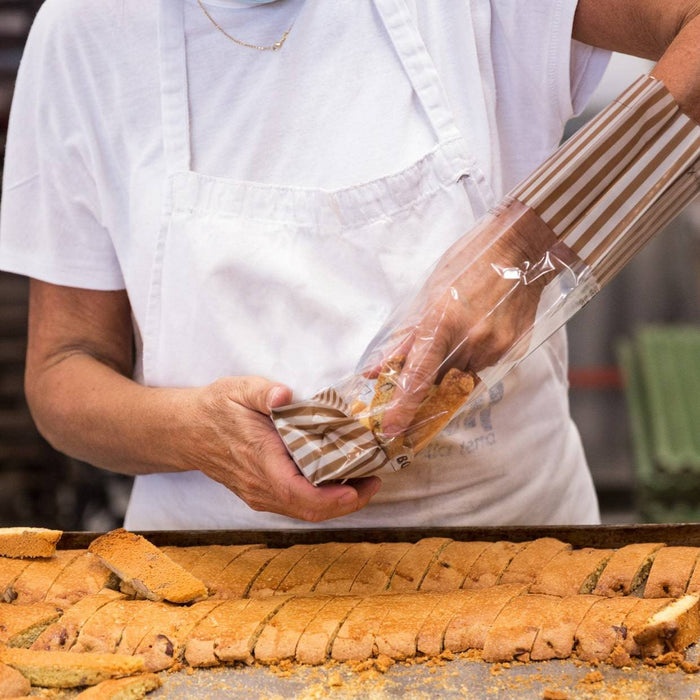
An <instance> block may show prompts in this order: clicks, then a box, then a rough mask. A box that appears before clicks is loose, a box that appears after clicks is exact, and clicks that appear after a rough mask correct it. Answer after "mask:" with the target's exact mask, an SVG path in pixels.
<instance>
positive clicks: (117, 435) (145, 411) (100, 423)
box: [27, 352, 195, 474]
mask: <svg viewBox="0 0 700 700" xmlns="http://www.w3.org/2000/svg"><path fill="white" fill-rule="evenodd" d="M194 393H195V392H194V390H188V389H170V388H168V389H155V388H148V387H143V386H141V385H139V384H137V383H136V382H134V381H133V380H131V379H129V378H128V377H125V376H124V375H122V374H120V373H119V372H117V371H116V370H115V369H113V368H111V367H109V366H108V365H107V364H105V363H103V362H101V361H100V360H98V359H96V358H95V357H92V356H90V355H89V354H87V353H84V352H73V353H70V354H67V355H66V356H65V357H63V358H58V359H57V360H56V361H55V362H53V363H52V364H51V365H50V366H49V367H45V368H42V369H41V370H39V371H36V372H34V373H32V374H30V375H29V376H28V378H27V400H28V402H29V405H30V408H31V411H32V415H33V417H34V420H35V422H36V424H37V426H38V428H39V430H40V432H41V433H42V435H43V436H44V437H45V438H46V439H47V440H48V442H49V443H51V444H52V445H53V446H54V447H55V448H56V449H57V450H60V451H61V452H64V453H66V454H68V455H70V456H72V457H75V458H76V459H80V460H83V461H85V462H88V463H90V464H94V465H95V466H99V467H102V468H105V469H109V470H111V471H116V472H121V473H125V474H147V473H153V472H172V471H180V470H181V469H183V468H186V467H185V466H184V464H183V462H186V461H187V457H186V454H185V453H184V450H183V446H184V445H186V444H187V443H186V438H185V436H186V434H187V430H188V428H190V427H191V425H192V421H191V414H190V411H191V410H194V407H193V398H192V395H193V394H194Z"/></svg>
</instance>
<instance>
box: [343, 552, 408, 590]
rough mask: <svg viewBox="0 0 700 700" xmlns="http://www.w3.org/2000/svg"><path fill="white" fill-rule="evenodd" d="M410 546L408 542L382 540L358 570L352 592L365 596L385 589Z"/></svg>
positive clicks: (351, 588)
mask: <svg viewBox="0 0 700 700" xmlns="http://www.w3.org/2000/svg"><path fill="white" fill-rule="evenodd" d="M410 548H411V545H410V544H409V543H408V542H382V543H381V544H380V545H379V546H378V547H377V549H375V550H374V552H373V553H372V556H370V558H369V559H368V560H367V563H366V564H365V565H364V566H363V567H362V568H361V569H360V571H359V572H358V574H357V577H356V578H355V580H354V581H353V584H352V586H351V587H350V593H352V594H353V595H359V596H363V595H374V594H375V593H381V592H382V591H385V590H386V589H387V588H388V586H389V582H390V581H391V577H392V576H393V575H394V570H395V569H396V566H397V564H398V563H399V561H401V558H402V557H403V556H404V555H405V554H406V552H407V551H408V550H409V549H410Z"/></svg>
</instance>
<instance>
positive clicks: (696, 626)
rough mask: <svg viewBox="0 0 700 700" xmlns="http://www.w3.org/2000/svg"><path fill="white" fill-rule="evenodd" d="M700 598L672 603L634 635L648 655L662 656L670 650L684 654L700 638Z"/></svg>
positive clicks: (640, 626)
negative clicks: (699, 605)
mask: <svg viewBox="0 0 700 700" xmlns="http://www.w3.org/2000/svg"><path fill="white" fill-rule="evenodd" d="M699 600H700V598H699V597H698V596H697V595H684V596H682V597H681V598H678V599H677V600H669V601H668V602H667V604H666V605H664V606H663V607H662V608H661V609H660V610H659V611H658V612H656V613H654V614H653V615H652V616H651V617H650V618H649V619H648V620H646V622H644V623H642V624H640V625H639V626H638V627H637V629H636V630H635V632H634V641H635V642H637V644H638V645H639V648H640V649H641V651H642V654H643V655H644V656H659V655H660V654H663V653H664V652H666V651H683V650H684V649H685V648H686V647H688V646H689V645H690V644H693V643H695V642H697V641H698V639H699V638H700V610H699V609H698V601H699Z"/></svg>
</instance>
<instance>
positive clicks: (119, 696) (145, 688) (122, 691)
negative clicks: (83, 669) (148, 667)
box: [75, 673, 163, 700]
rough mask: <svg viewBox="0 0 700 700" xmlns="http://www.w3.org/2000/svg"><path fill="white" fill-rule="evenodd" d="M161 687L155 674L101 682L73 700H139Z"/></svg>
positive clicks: (159, 680) (161, 682) (142, 674)
mask: <svg viewBox="0 0 700 700" xmlns="http://www.w3.org/2000/svg"><path fill="white" fill-rule="evenodd" d="M161 685H163V681H162V680H161V679H160V677H159V676H157V675H156V674H155V673H141V674H139V675H138V676H129V677H127V678H114V679H112V680H109V681H102V683H98V684H97V685H93V686H92V688H87V689H86V690H83V692H82V693H79V694H78V695H76V696H75V700H139V698H144V697H146V695H148V693H150V692H151V691H153V690H156V689H158V688H160V687H161Z"/></svg>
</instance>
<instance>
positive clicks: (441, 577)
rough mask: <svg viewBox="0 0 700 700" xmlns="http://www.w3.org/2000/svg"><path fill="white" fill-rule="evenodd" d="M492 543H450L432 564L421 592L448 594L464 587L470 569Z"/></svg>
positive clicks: (421, 586) (422, 584)
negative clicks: (447, 592)
mask: <svg viewBox="0 0 700 700" xmlns="http://www.w3.org/2000/svg"><path fill="white" fill-rule="evenodd" d="M491 544H492V543H491V542H450V543H449V544H448V545H447V546H446V547H445V548H444V549H442V550H441V551H440V552H439V553H438V556H437V558H436V559H435V560H434V561H433V562H432V563H431V564H430V567H429V568H428V571H427V572H426V574H425V578H424V579H423V581H422V583H421V585H420V590H421V591H436V592H446V591H455V590H457V589H459V588H461V587H462V584H463V583H464V579H465V578H466V577H467V573H468V571H469V569H471V567H472V565H473V564H474V562H475V561H476V560H477V559H478V558H479V557H480V556H481V554H482V553H483V551H484V550H485V549H486V548H487V547H490V546H491Z"/></svg>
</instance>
